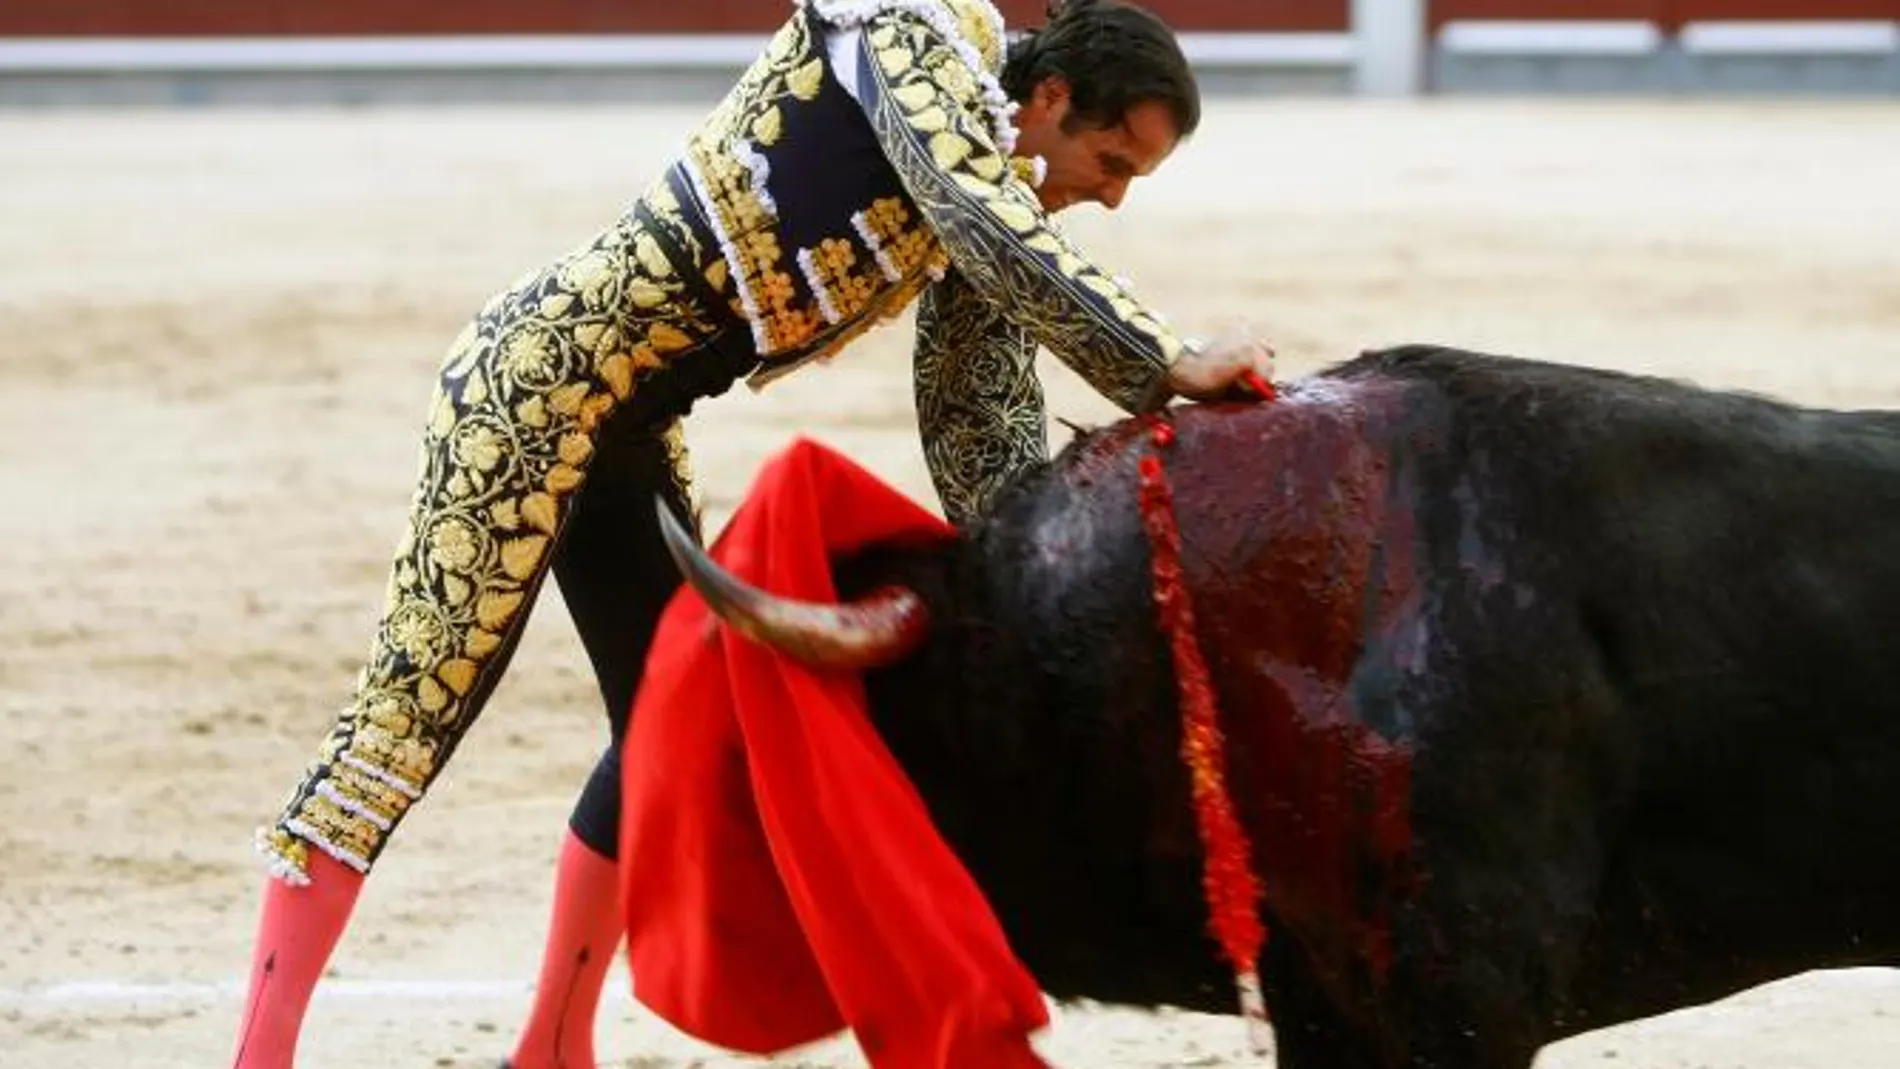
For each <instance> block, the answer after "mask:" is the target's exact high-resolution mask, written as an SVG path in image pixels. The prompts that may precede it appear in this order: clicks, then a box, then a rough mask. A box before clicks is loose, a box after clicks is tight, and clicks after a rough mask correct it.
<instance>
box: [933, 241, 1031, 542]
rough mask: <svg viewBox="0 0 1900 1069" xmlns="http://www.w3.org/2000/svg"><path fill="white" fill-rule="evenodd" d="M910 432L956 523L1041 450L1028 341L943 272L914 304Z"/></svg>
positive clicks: (987, 503) (988, 502)
mask: <svg viewBox="0 0 1900 1069" xmlns="http://www.w3.org/2000/svg"><path fill="white" fill-rule="evenodd" d="M914 354H915V356H914V359H915V366H914V373H913V385H914V389H915V391H916V405H917V429H918V432H919V434H920V436H921V437H922V439H923V449H924V460H925V461H926V463H927V464H928V466H929V468H930V479H931V483H932V485H934V486H935V487H936V489H937V498H938V500H939V501H941V502H942V503H943V512H944V516H945V517H946V518H948V519H949V520H950V522H951V523H953V524H956V525H957V526H959V527H961V526H964V525H966V524H968V523H969V522H970V521H971V520H973V519H975V518H977V517H978V516H981V515H983V514H984V513H986V512H988V511H989V510H990V508H991V506H992V505H993V504H994V503H995V500H996V497H997V494H998V493H999V492H1000V491H1001V490H1002V489H1003V488H1004V487H1006V486H1008V485H1009V484H1010V483H1011V482H1012V481H1014V480H1015V478H1016V477H1017V476H1018V475H1020V474H1022V473H1023V472H1024V471H1026V470H1028V469H1029V468H1032V467H1034V466H1035V465H1036V464H1037V463H1039V462H1041V461H1044V460H1047V459H1048V455H1049V444H1048V432H1047V430H1046V428H1045V424H1044V411H1045V409H1044V405H1043V396H1042V382H1041V380H1039V379H1038V378H1037V377H1036V364H1035V354H1036V343H1035V341H1034V340H1033V339H1032V338H1030V336H1029V334H1028V332H1027V331H1025V330H1024V329H1023V328H1022V327H1020V326H1018V325H1016V324H1014V323H1011V322H1010V321H1009V319H1008V318H1007V317H1006V316H1005V314H1004V310H1003V309H1002V308H1000V307H998V306H997V305H995V304H994V303H992V302H990V301H989V300H987V299H985V298H984V296H983V295H982V294H980V293H978V292H977V291H976V290H975V289H974V288H972V287H971V286H970V284H969V283H968V282H967V281H965V280H964V278H963V276H961V275H959V274H957V273H955V272H951V273H950V274H949V275H947V276H945V278H944V279H943V280H942V281H940V282H938V283H937V284H936V285H934V286H932V287H930V289H929V290H928V291H926V292H925V293H924V296H923V300H922V301H920V302H919V303H918V306H917V340H916V346H915V349H914Z"/></svg>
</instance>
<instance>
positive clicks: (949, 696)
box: [696, 347, 1900, 1069]
mask: <svg viewBox="0 0 1900 1069" xmlns="http://www.w3.org/2000/svg"><path fill="white" fill-rule="evenodd" d="M1176 425H1177V429H1178V435H1179V436H1178V440H1177V441H1176V443H1175V444H1174V445H1173V446H1171V447H1168V448H1166V449H1164V450H1162V455H1163V458H1164V460H1165V463H1166V465H1167V472H1168V477H1169V479H1170V480H1171V482H1172V485H1173V488H1174V493H1175V498H1176V510H1177V516H1178V522H1179V526H1180V531H1181V536H1182V539H1183V543H1184V550H1183V553H1184V567H1185V571H1186V577H1187V581H1188V583H1189V586H1190V588H1191V590H1192V592H1193V594H1194V596H1195V598H1196V607H1197V610H1198V615H1199V628H1198V634H1199V638H1200V642H1201V645H1202V648H1203V650H1204V653H1205V657H1206V659H1207V663H1208V666H1209V668H1210V670H1211V673H1212V677H1213V683H1214V685H1215V688H1216V690H1217V694H1218V701H1219V704H1220V708H1221V711H1222V714H1223V724H1224V729H1225V734H1226V739H1227V744H1228V760H1229V767H1228V776H1229V782H1230V787H1231V790H1232V793H1233V796H1234V799H1235V805H1236V807H1237V811H1238V814H1239V816H1240V819H1241V821H1242V823H1243V824H1244V826H1245V827H1246V829H1247V831H1248V834H1249V836H1250V838H1251V842H1252V847H1253V851H1254V859H1255V867H1256V869H1257V871H1258V873H1259V876H1260V878H1261V880H1262V881H1263V884H1264V891H1265V897H1264V902H1263V919H1264V920H1265V922H1266V925H1267V929H1268V933H1269V934H1268V941H1267V945H1266V949H1265V952H1264V958H1263V961H1262V970H1263V980H1264V984H1265V988H1266V993H1267V1000H1268V1006H1269V1009H1270V1012H1271V1014H1272V1016H1273V1019H1274V1023H1275V1027H1276V1031H1277V1044H1278V1058H1279V1064H1280V1065H1281V1066H1282V1067H1284V1069H1320V1067H1323V1069H1360V1067H1375V1066H1376V1067H1397V1066H1411V1067H1424V1066H1433V1067H1442V1069H1451V1067H1470V1069H1494V1067H1495V1069H1524V1067H1525V1066H1527V1065H1529V1064H1530V1062H1531V1061H1532V1059H1533V1058H1534V1056H1535V1053H1536V1051H1537V1050H1538V1049H1539V1048H1540V1047H1542V1046H1543V1045H1545V1044H1547V1043H1549V1042H1552V1041H1554V1040H1556V1039H1559V1038H1562V1037H1564V1036H1566V1035H1570V1034H1574V1033H1577V1032H1581V1031H1586V1030H1589V1029H1593V1028H1599V1027H1603V1026H1607V1025H1610V1024H1614V1023H1616V1022H1619V1021H1625V1020H1629V1019H1631V1018H1634V1017H1638V1016H1644V1015H1648V1014H1653V1013H1657V1012H1661V1011H1665V1010H1669V1009H1672V1008H1677V1007H1681V1006H1685V1005H1689V1004H1694V1003H1697V1002H1703V1001H1707V1000H1710V999H1713V998H1717V997H1720V996H1724V995H1727V994H1730V993H1732V992H1735V991H1738V990H1740V989H1743V988H1746V987H1749V986H1752V985H1755V984H1758V983H1761V982H1765V981H1768V980H1771V979H1774V978H1777V977H1782V976H1787V975H1791V974H1793V973H1796V972H1800V971H1804V970H1807V969H1811V968H1821V967H1833V966H1849V965H1865V964H1888V965H1892V964H1900V553H1897V552H1896V550H1900V415H1889V414H1886V413H1873V412H1865V413H1834V412H1820V411H1814V410H1808V409H1800V408H1795V407H1791V406H1787V405H1783V404H1778V403H1775V402H1772V401H1768V400H1763V399H1759V398H1754V397H1747V396H1740V395H1735V394H1726V393H1716V392H1709V391H1704V390H1698V389H1694V388H1691V387H1687V386H1683V385H1679V384H1675V383H1669V382H1663V381H1658V380H1653V379H1645V378H1636V377H1630V376H1624V375H1618V374H1612V373H1606V372H1600V371H1592V370H1585V369H1579V368H1571V367H1559V366H1550V365H1544V364H1537V363H1531V362H1526V361H1515V360H1506V359H1500V358H1494V357H1487V356H1481V355H1478V354H1472V353H1463V352H1457V351H1452V350H1444V349H1428V348H1418V347H1415V348H1407V349H1400V350H1394V351H1389V352H1380V353H1371V354H1367V355H1365V356H1363V357H1361V358H1359V359H1358V360H1355V361H1353V362H1350V363H1347V364H1345V365H1342V366H1340V367H1337V368H1334V369H1332V370H1330V371H1327V372H1325V373H1323V374H1321V375H1318V376H1316V377H1313V378H1310V379H1307V380H1304V381H1302V382H1300V383H1297V384H1295V385H1293V386H1291V387H1290V388H1288V389H1287V390H1286V391H1285V392H1284V394H1283V396H1282V399H1281V401H1280V402H1279V403H1277V404H1272V405H1261V406H1250V407H1244V408H1234V407H1190V408H1186V409H1181V410H1177V413H1176ZM1154 448H1155V447H1154V446H1153V445H1152V444H1151V443H1150V441H1149V437H1148V436H1147V435H1146V434H1144V433H1143V432H1142V429H1141V426H1140V424H1139V423H1136V422H1132V421H1131V422H1128V423H1124V424H1120V425H1117V426H1115V427H1112V428H1109V429H1107V430H1105V431H1101V432H1098V433H1094V434H1090V435H1086V436H1084V437H1083V438H1081V439H1080V440H1078V441H1077V442H1075V443H1073V444H1072V445H1071V446H1070V447H1069V448H1068V449H1066V450H1065V451H1064V452H1063V454H1062V455H1061V456H1060V457H1058V458H1057V459H1056V460H1055V461H1054V462H1053V463H1052V464H1051V465H1049V466H1048V467H1047V468H1046V469H1044V470H1041V471H1038V472H1035V473H1032V474H1031V475H1030V476H1028V477H1027V478H1025V479H1024V480H1023V481H1022V482H1021V483H1019V484H1018V485H1017V486H1016V487H1015V488H1014V489H1013V490H1012V491H1011V492H1010V493H1009V494H1007V495H1006V496H1005V498H1004V499H1003V500H1002V501H1001V502H1000V503H999V504H998V506H997V507H996V509H995V510H994V511H993V513H992V514H991V516H990V517H989V518H988V519H987V520H986V521H985V522H983V523H982V524H980V525H979V526H977V527H976V528H975V529H973V530H972V531H970V532H968V533H966V534H965V536H963V537H962V538H961V539H960V540H959V541H958V542H956V543H955V544H953V545H950V546H940V547H937V548H935V549H930V550H922V551H920V550H916V549H909V550H903V549H887V550H878V551H874V552H870V553H867V554H864V555H862V556H860V557H858V558H856V559H853V560H851V561H847V562H841V566H840V571H839V574H840V583H841V590H842V591H843V592H844V593H845V594H846V596H847V597H857V596H860V595H862V594H863V593H864V592H865V591H868V590H871V589H872V588H873V587H875V586H877V585H880V584H884V583H890V582H896V583H900V584H903V585H905V586H907V587H909V588H910V589H911V590H914V591H915V592H916V593H917V594H918V595H920V596H921V605H922V606H924V607H925V608H926V609H927V614H928V619H929V630H928V636H927V637H926V638H924V639H923V640H922V643H921V645H919V646H917V647H916V648H915V650H914V651H906V652H905V653H904V655H903V656H901V657H898V658H897V659H895V660H888V659H887V663H883V664H882V665H881V666H876V667H872V668H870V669H869V671H868V673H867V677H866V678H867V684H868V689H869V694H870V698H871V708H872V715H873V717H874V718H875V721H876V724H877V726H878V729H879V731H880V732H881V733H882V735H883V737H884V738H885V740H886V741H887V743H888V744H889V746H890V747H891V748H892V750H893V752H894V753H895V755H896V756H897V758H898V759H899V760H900V761H901V763H902V764H903V766H904V767H905V769H906V770H907V771H908V773H909V775H910V776H911V777H912V778H913V779H914V781H915V783H916V786H917V788H918V790H919V791H920V792H921V793H922V795H923V797H924V798H925V800H926V801H927V803H928V805H929V807H930V810H931V812H932V814H933V816H934V818H935V819H936V821H937V822H938V824H939V826H940V828H941V830H942V832H943V834H944V835H945V837H946V838H947V839H948V841H949V842H950V843H951V844H952V845H953V846H954V847H955V848H956V850H957V851H958V853H959V854H960V856H961V857H962V859H963V860H964V862H965V864H967V865H968V866H969V868H970V870H971V871H972V873H973V875H974V876H975V877H976V879H977V880H978V882H979V883H980V884H981V885H982V887H983V889H984V890H985V892H986V893H987V895H988V896H989V898H990V901H991V902H992V904H993V905H994V907H995V909H996V911H997V914H998V915H999V917H1000V918H1001V920H1002V922H1003V925H1004V927H1005V929H1006V930H1007V932H1008V934H1009V936H1010V938H1011V940H1012V942H1013V944H1014V946H1015V948H1016V950H1017V951H1018V953H1019V954H1021V956H1022V957H1023V959H1024V961H1025V962H1026V963H1027V964H1028V965H1029V966H1030V968H1031V969H1033V970H1034V972H1035V974H1036V976H1037V978H1038V979H1039V980H1040V982H1041V983H1042V984H1043V986H1044V988H1045V989H1046V990H1048V991H1049V992H1050V993H1051V994H1053V995H1055V996H1057V997H1063V998H1067V997H1087V998H1094V999H1099V1000H1103V1001H1108V1002H1118V1003H1132V1004H1140V1005H1157V1004H1173V1005H1180V1006H1185V1007H1190V1008H1198V1009H1203V1010H1215V1011H1228V1010H1231V1009H1232V1007H1233V1005H1234V991H1233V984H1232V978H1231V975H1230V973H1229V972H1228V971H1227V969H1226V968H1225V966H1224V965H1223V963H1222V962H1221V960H1220V959H1219V957H1218V954H1217V949H1216V946H1215V944H1214V942H1213V941H1212V939H1211V938H1210V937H1209V936H1208V935H1207V921H1208V917H1207V907H1206V905H1205V904H1204V899H1203V896H1202V892H1201V886H1200V883H1199V880H1200V872H1201V859H1202V853H1201V849H1200V845H1199V842H1198V840H1197V838H1196V833H1195V829H1194V825H1193V823H1192V814H1191V807H1190V803H1189V791H1188V783H1187V778H1186V776H1187V774H1186V771H1185V769H1184V766H1183V763H1182V761H1181V760H1180V758H1179V757H1178V755H1177V746H1178V742H1179V736H1180V718H1179V713H1178V701H1177V694H1176V689H1175V683H1174V675H1173V670H1172V667H1171V662H1170V659H1169V655H1168V653H1167V649H1166V646H1165V645H1164V642H1163V639H1162V636H1161V635H1160V633H1159V630H1158V624H1157V622H1156V612H1155V608H1154V605H1153V603H1152V600H1151V585H1150V574H1149V570H1148V565H1149V544H1148V540H1147V537H1146V536H1145V534H1144V532H1143V529H1142V526H1141V522H1140V516H1139V513H1138V510H1137V505H1136V502H1137V470H1136V466H1137V462H1138V459H1139V457H1140V456H1142V455H1144V454H1146V453H1148V452H1151V451H1153V450H1154ZM696 581H697V582H701V584H702V589H706V587H705V586H704V581H703V577H701V578H700V579H697V580H696ZM711 597H712V600H714V602H715V603H716V604H718V605H719V607H720V608H721V610H722V612H723V613H724V614H725V615H727V616H728V618H729V619H735V620H750V621H751V623H752V624H753V625H757V623H758V620H759V619H760V618H761V617H762V618H763V619H764V621H765V623H764V625H763V630H764V631H765V632H767V637H768V638H774V639H776V640H778V641H780V642H783V643H789V644H791V645H793V646H802V647H804V648H805V649H806V651H807V652H808V653H810V652H811V651H812V650H813V649H817V648H820V647H823V645H824V643H826V642H828V641H830V638H829V636H828V635H827V634H813V633H810V631H811V626H810V625H811V624H812V621H811V619H810V613H809V612H800V611H796V610H792V611H789V612H787V611H782V610H785V609H786V607H785V606H775V605H772V604H770V603H769V602H766V603H761V602H760V601H759V599H758V598H757V597H756V596H754V595H752V594H749V593H744V592H740V593H739V594H738V595H737V596H735V595H734V593H733V592H732V591H730V590H728V591H727V592H726V594H724V595H721V594H719V593H717V592H715V593H714V594H712V595H711ZM855 611H856V610H855V609H847V610H846V611H844V612H843V613H842V614H841V617H842V618H841V620H839V621H831V622H829V623H826V624H825V626H831V624H836V625H837V626H840V627H843V628H844V629H846V630H847V631H848V630H850V629H852V628H854V627H855V628H858V633H857V634H856V635H854V636H852V641H853V642H855V643H856V645H855V646H854V647H853V648H859V647H862V646H863V645H864V643H865V642H866V641H867V635H868V637H869V640H873V641H872V644H873V645H876V644H877V642H881V641H882V639H881V638H880V636H882V635H885V634H888V633H894V631H897V630H902V627H901V626H899V627H896V628H893V625H892V613H893V611H895V612H896V614H897V615H898V616H899V617H906V616H908V615H909V609H908V608H906V607H905V606H903V605H899V606H897V607H896V608H895V610H894V609H893V606H892V604H891V603H889V602H888V601H886V602H885V603H884V604H883V605H882V607H881V609H878V610H876V611H873V612H870V613H867V614H864V615H863V618H857V617H853V615H852V613H853V612H855ZM775 614H776V615H775ZM880 614H881V615H880ZM780 617H783V618H782V619H781V618H780ZM866 624H869V625H870V627H869V631H868V632H867V631H866V630H865V629H864V626H863V625H866ZM801 628H804V629H805V632H806V633H791V634H787V633H784V632H786V631H788V630H789V631H791V632H798V631H799V630H800V629H801ZM820 652H822V649H820ZM1896 1039H1900V1032H1897V1033H1896Z"/></svg>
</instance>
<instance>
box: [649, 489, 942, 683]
mask: <svg viewBox="0 0 1900 1069" xmlns="http://www.w3.org/2000/svg"><path fill="white" fill-rule="evenodd" d="M659 510H660V533H661V535H662V537H664V538H665V540H666V548H667V551H668V552H670V553H671V554H672V555H673V561H674V563H676V564H678V565H679V568H680V571H681V572H683V573H684V574H685V576H686V581H687V582H689V583H691V584H692V585H693V589H694V590H695V591H698V593H699V596H700V597H701V598H703V599H704V600H705V602H706V605H707V606H708V607H709V608H711V609H712V611H713V613H714V614H715V615H716V616H718V617H719V618H720V619H721V620H723V621H725V622H726V623H727V624H728V625H730V626H731V627H732V628H733V629H734V630H736V631H738V632H739V633H740V634H742V635H744V636H746V637H747V638H749V639H752V640H753V641H755V642H759V643H763V644H764V645H767V646H770V647H772V648H773V649H776V650H778V651H780V652H782V653H784V654H786V655H787V656H789V657H791V658H793V659H794V660H797V661H800V662H802V663H804V664H807V665H811V666H812V667H815V668H828V669H835V670H841V671H856V670H861V669H865V668H875V667H877V666H879V665H883V664H889V663H890V662H892V661H895V660H898V659H899V658H902V657H904V656H905V655H907V654H909V653H910V652H911V651H912V650H915V649H916V648H917V647H918V645H920V644H921V643H922V642H923V640H924V636H925V635H926V634H928V633H929V631H930V612H929V610H928V609H927V608H926V607H925V606H924V599H923V598H922V597H921V596H919V595H918V593H917V592H916V591H914V590H912V589H910V588H909V587H904V586H884V587H879V588H878V589H876V590H873V591H872V592H871V593H869V594H867V595H865V596H864V597H863V598H860V599H859V600H857V601H853V602H849V603H846V604H842V605H832V604H826V603H823V602H813V601H799V600H796V599H793V598H782V597H777V596H775V595H772V594H768V593H766V592H765V591H763V590H760V589H758V588H757V587H754V586H751V585H750V584H748V583H746V582H745V581H743V580H741V579H740V578H738V577H737V576H735V575H733V574H732V573H731V572H728V571H726V570H725V569H724V568H722V567H720V566H719V565H718V564H717V563H716V562H715V561H713V559H712V558H711V557H709V556H707V555H706V552H705V551H704V550H702V549H701V548H700V547H699V545H698V543H697V542H695V541H694V539H693V536H692V535H689V534H687V533H686V529H685V528H684V527H683V526H681V524H680V521H679V519H678V518H677V517H675V516H674V515H673V510H672V509H670V508H668V507H667V504H666V502H665V500H663V499H662V500H661V501H660V502H659Z"/></svg>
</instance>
